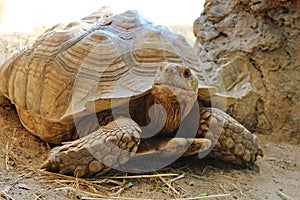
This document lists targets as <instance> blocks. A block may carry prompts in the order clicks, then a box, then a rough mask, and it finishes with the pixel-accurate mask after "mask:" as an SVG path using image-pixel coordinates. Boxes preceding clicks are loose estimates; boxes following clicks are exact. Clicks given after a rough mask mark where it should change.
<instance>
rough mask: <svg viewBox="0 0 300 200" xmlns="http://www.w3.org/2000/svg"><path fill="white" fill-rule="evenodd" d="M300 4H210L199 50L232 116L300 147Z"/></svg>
mask: <svg viewBox="0 0 300 200" xmlns="http://www.w3.org/2000/svg"><path fill="white" fill-rule="evenodd" d="M299 27H300V1H299V0H227V1H223V0H207V1H206V3H205V6H204V11H203V12H202V14H201V16H200V17H199V18H198V19H196V20H195V22H194V34H195V36H196V37H197V41H196V43H195V50H196V52H197V55H199V57H200V58H201V62H202V64H203V65H204V66H205V69H206V72H207V75H208V77H209V79H210V80H211V81H212V84H213V85H215V86H217V87H218V88H219V89H220V90H221V91H223V92H224V93H227V94H229V95H232V96H235V97H237V98H238V99H239V100H238V102H237V103H236V104H235V105H233V106H231V107H230V108H229V110H228V112H229V113H230V114H231V115H233V117H235V118H236V119H237V120H238V121H240V122H241V123H242V124H244V125H245V126H246V127H247V128H248V129H249V130H250V131H252V132H259V133H263V134H270V133H271V132H273V133H274V134H273V135H272V138H274V139H276V140H281V141H283V140H285V141H290V142H292V143H298V144H299V143H300V134H299V132H300V45H299V44H300V28H299Z"/></svg>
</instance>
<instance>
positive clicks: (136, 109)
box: [76, 85, 197, 139]
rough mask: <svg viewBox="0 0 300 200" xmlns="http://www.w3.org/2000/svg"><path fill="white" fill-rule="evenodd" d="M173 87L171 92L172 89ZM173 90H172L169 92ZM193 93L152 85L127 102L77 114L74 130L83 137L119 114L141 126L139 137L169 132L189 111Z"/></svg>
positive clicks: (175, 128) (193, 98) (170, 132)
mask: <svg viewBox="0 0 300 200" xmlns="http://www.w3.org/2000/svg"><path fill="white" fill-rule="evenodd" d="M174 90H175V93H176V94H175V93H174ZM172 91H173V92H172ZM196 99H197V95H196V94H195V93H193V92H187V91H185V90H182V89H174V88H172V90H171V89H169V88H168V87H166V86H160V85H158V86H153V87H152V89H151V90H150V91H149V92H147V94H145V95H143V96H139V97H137V98H133V99H131V100H130V102H129V113H128V107H127V105H124V106H121V107H118V108H114V110H106V111H102V112H99V113H97V114H96V116H97V117H96V116H95V115H89V116H86V117H84V118H80V119H79V121H78V122H77V126H76V129H77V133H78V135H79V137H83V136H85V135H87V134H90V133H91V132H93V131H96V130H97V129H98V128H99V126H104V125H106V124H107V123H108V122H109V121H112V120H113V119H114V118H116V117H119V116H123V117H128V118H132V119H133V120H134V121H136V122H137V123H138V124H139V125H140V126H141V128H142V130H143V133H142V138H145V139H146V138H149V137H153V136H154V135H157V134H164V135H171V136H173V134H175V133H174V132H175V131H176V130H177V129H178V128H179V126H180V123H181V122H182V121H183V120H184V119H185V117H186V116H187V115H188V114H189V112H190V111H191V109H192V107H193V105H194V103H195V101H196Z"/></svg>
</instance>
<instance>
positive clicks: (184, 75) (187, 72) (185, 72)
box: [182, 68, 192, 78]
mask: <svg viewBox="0 0 300 200" xmlns="http://www.w3.org/2000/svg"><path fill="white" fill-rule="evenodd" d="M182 74H183V77H184V78H189V77H190V76H191V75H192V73H191V70H190V69H189V68H186V69H184V70H183V72H182Z"/></svg>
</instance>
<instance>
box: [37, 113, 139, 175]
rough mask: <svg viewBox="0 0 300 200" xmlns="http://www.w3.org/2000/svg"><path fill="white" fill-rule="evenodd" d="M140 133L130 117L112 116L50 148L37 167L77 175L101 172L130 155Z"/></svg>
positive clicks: (136, 145)
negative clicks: (112, 118)
mask: <svg viewBox="0 0 300 200" xmlns="http://www.w3.org/2000/svg"><path fill="white" fill-rule="evenodd" d="M140 134H141V129H140V128H139V126H138V125H137V124H136V123H135V122H134V121H133V120H131V119H128V118H118V119H115V120H114V121H112V122H110V123H108V124H107V125H105V126H102V127H100V128H99V130H97V131H95V132H93V133H91V134H89V135H87V136H84V137H82V138H80V139H78V140H75V141H73V142H68V143H67V144H65V145H63V146H60V147H55V148H53V149H52V150H51V152H50V154H49V156H48V158H47V160H46V161H45V162H44V163H43V164H42V166H41V168H43V169H46V170H49V171H59V173H61V174H68V175H74V176H77V177H82V176H90V175H93V174H96V173H97V174H101V173H105V172H107V171H108V170H110V168H116V167H118V166H119V165H120V164H123V163H125V162H127V161H128V160H129V159H130V158H131V157H132V156H133V155H132V153H131V152H136V151H137V148H138V145H139V143H140Z"/></svg>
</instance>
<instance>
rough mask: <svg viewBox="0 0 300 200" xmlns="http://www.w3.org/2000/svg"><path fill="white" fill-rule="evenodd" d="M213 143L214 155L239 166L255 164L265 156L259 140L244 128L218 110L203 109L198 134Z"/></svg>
mask: <svg viewBox="0 0 300 200" xmlns="http://www.w3.org/2000/svg"><path fill="white" fill-rule="evenodd" d="M197 135H198V137H205V138H207V139H210V140H211V141H212V142H213V144H214V145H213V148H212V151H211V153H212V155H213V156H215V157H217V158H219V159H221V160H223V161H226V162H230V163H233V164H237V165H246V164H248V163H254V162H255V161H256V158H257V156H263V151H262V148H261V146H260V145H259V142H258V139H257V137H256V136H255V135H253V134H252V133H251V132H250V131H248V130H247V129H246V128H245V127H244V126H242V125H241V124H240V123H239V122H237V121H236V120H235V119H233V118H232V117H230V116H229V115H228V114H226V113H225V112H223V111H221V110H219V109H216V108H202V109H201V110H200V122H199V128H198V132H197Z"/></svg>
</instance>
